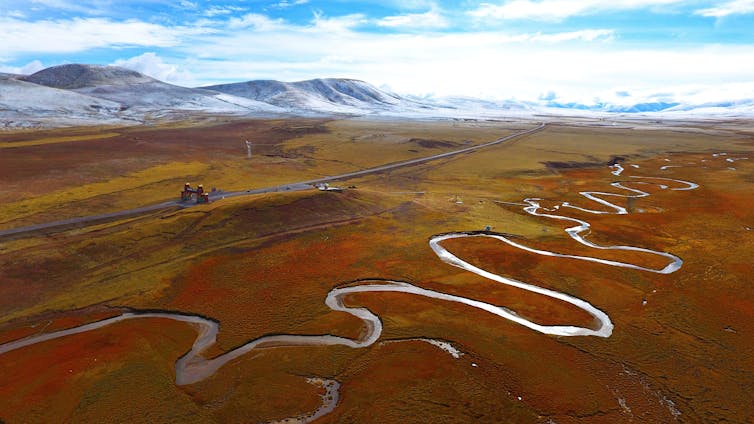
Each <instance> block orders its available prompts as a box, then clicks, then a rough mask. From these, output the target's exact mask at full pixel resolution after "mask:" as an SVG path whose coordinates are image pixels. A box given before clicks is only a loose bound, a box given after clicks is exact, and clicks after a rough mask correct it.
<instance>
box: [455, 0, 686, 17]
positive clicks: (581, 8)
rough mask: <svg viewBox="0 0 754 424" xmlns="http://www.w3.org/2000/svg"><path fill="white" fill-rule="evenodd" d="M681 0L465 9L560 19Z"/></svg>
mask: <svg viewBox="0 0 754 424" xmlns="http://www.w3.org/2000/svg"><path fill="white" fill-rule="evenodd" d="M683 1H684V0H612V1H604V0H539V1H537V0H512V1H508V2H505V3H503V4H492V3H482V4H480V5H479V7H478V8H476V9H474V10H471V11H469V12H468V14H469V15H471V16H472V17H475V18H479V19H484V18H495V19H532V20H538V21H559V20H562V19H565V18H568V17H571V16H576V15H587V14H592V13H596V12H600V11H610V10H628V9H640V8H647V7H656V6H666V5H670V4H675V3H681V2H683Z"/></svg>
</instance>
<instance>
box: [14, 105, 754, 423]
mask: <svg viewBox="0 0 754 424" xmlns="http://www.w3.org/2000/svg"><path fill="white" fill-rule="evenodd" d="M536 126H537V123H536V122H516V121H511V122H500V121H463V122H460V121H437V122H422V121H367V120H343V121H336V120H275V121H269V120H229V121H228V122H215V123H213V124H212V125H207V124H202V125H195V124H190V123H186V124H185V125H173V126H169V127H167V126H165V127H152V128H145V127H144V128H137V127H130V128H97V129H91V128H89V129H68V130H56V131H53V130H50V131H33V132H19V133H3V134H0V195H2V196H3V198H4V199H7V201H6V202H5V203H4V204H3V206H2V208H0V228H3V229H7V228H14V227H18V226H23V225H33V224H39V223H43V222H47V221H52V220H60V219H66V218H73V217H76V216H83V215H91V214H99V213H107V212H112V211H117V210H121V209H129V208H134V207H139V206H144V205H149V204H153V203H159V202H163V201H166V200H170V199H172V198H176V197H177V196H178V194H179V191H180V189H181V188H182V186H183V184H184V183H185V182H186V181H189V182H192V183H195V184H196V183H203V184H204V185H205V187H207V188H210V187H215V188H217V189H219V190H220V189H221V190H224V191H233V190H246V189H253V188H257V187H266V186H272V185H277V184H285V183H289V182H292V181H302V180H306V179H314V178H319V177H323V176H328V175H335V174H339V173H346V172H353V171H358V170H361V169H365V168H369V167H374V166H378V165H380V164H385V163H391V162H398V161H404V160H409V159H414V158H419V157H425V156H430V155H433V154H437V153H442V152H445V151H452V150H458V149H461V148H464V147H467V146H473V145H478V144H481V143H484V142H488V141H491V140H494V139H498V138H500V137H503V136H505V135H508V134H513V133H516V132H519V131H521V130H524V129H528V128H534V127H536ZM753 135H754V133H753V132H752V128H751V125H750V123H748V124H747V123H745V122H741V123H735V122H724V123H697V124H693V125H691V124H689V123H678V122H676V123H666V124H664V125H658V124H654V123H646V122H619V123H616V125H612V124H611V123H608V124H605V123H604V122H590V121H581V120H570V121H562V122H549V123H548V125H547V127H546V128H545V129H544V130H542V131H540V132H537V133H534V134H530V135H527V136H525V137H521V138H517V139H514V140H511V142H510V143H503V144H500V145H496V146H490V147H486V148H484V149H481V150H478V151H475V152H469V153H466V154H463V155H459V156H454V157H449V158H443V159H438V160H436V161H432V162H428V163H423V164H418V165H416V166H413V167H408V168H401V169H395V170H390V171H388V172H385V173H380V174H376V175H366V176H361V177H357V178H353V179H351V180H347V181H343V182H338V183H337V185H338V186H342V187H343V188H347V187H351V188H350V189H345V190H343V191H342V192H335V191H319V190H314V189H312V190H304V191H296V192H280V193H266V194H260V195H256V196H249V197H238V198H227V199H217V201H215V202H213V203H211V204H209V205H201V206H197V207H193V208H188V209H170V210H160V211H154V212H150V213H147V214H142V215H136V216H131V217H128V218H127V219H121V220H111V221H106V222H98V223H96V224H95V225H89V226H85V227H77V228H73V227H71V228H63V229H62V230H60V231H56V232H50V233H45V232H37V233H30V234H25V235H24V236H23V237H8V238H5V239H3V238H0V267H1V268H0V269H2V270H3V272H2V273H0V420H2V421H4V422H7V423H15V422H19V423H22V422H61V421H65V422H104V421H108V422H270V421H275V420H284V419H288V418H293V419H295V420H298V421H299V422H308V421H312V420H316V421H317V422H427V421H429V422H533V423H535V422H542V423H545V422H557V423H570V422H587V423H590V422H594V423H598V422H674V421H678V422H718V421H727V422H742V423H743V422H750V421H751V420H752V419H754V408H752V407H751V405H754V398H752V392H753V391H752V389H754V365H753V364H754V358H753V357H752V354H751V352H750V348H749V344H750V340H751V338H752V334H753V333H754V319H752V318H754V317H753V316H752V312H751V311H753V310H754V291H752V290H751V287H750V284H748V281H749V280H750V274H751V271H752V268H751V258H750V257H751V252H752V251H753V250H754V212H752V210H753V209H752V207H753V206H754V204H752V202H753V201H754V198H753V197H752V196H751V192H752V188H754V138H753V137H752V136H753ZM244 140H249V141H250V142H251V143H252V146H253V147H252V154H251V156H250V157H249V156H248V152H247V150H246V146H245V144H244ZM616 184H617V185H616ZM578 226H581V227H582V228H581V229H580V230H579V231H578V232H577V231H576V230H569V231H570V233H569V232H568V231H565V230H567V229H569V228H573V227H578ZM600 247H608V248H607V249H604V248H600ZM532 288H534V289H532ZM585 304H586V305H585ZM587 305H588V306H587ZM123 317H125V318H123ZM133 318H139V319H133ZM73 329H77V330H73ZM608 330H609V331H608ZM590 334H592V335H590ZM595 336H596V337H595ZM192 346H193V347H194V350H193V351H190V350H191V349H192ZM212 358H215V359H216V360H212ZM184 377H185V378H184Z"/></svg>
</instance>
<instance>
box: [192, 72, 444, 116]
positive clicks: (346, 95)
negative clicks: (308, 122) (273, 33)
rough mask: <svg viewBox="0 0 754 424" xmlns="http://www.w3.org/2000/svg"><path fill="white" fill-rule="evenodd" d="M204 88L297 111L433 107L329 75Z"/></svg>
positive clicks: (362, 82)
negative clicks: (303, 79)
mask: <svg viewBox="0 0 754 424" xmlns="http://www.w3.org/2000/svg"><path fill="white" fill-rule="evenodd" d="M202 88H203V89H206V90H213V91H219V92H222V93H227V94H230V95H233V96H237V97H245V98H248V99H252V100H256V101H260V102H265V103H269V104H272V105H275V106H278V107H281V108H284V109H286V110H288V111H291V112H296V113H302V112H303V113H308V112H318V113H325V114H332V113H343V114H358V115H361V114H364V113H384V112H395V111H414V110H426V109H432V108H433V106H431V105H428V104H424V103H421V102H418V101H414V100H410V99H406V98H403V97H401V96H398V95H396V94H393V93H388V92H385V91H382V90H379V89H377V88H376V87H374V86H372V85H370V84H368V83H366V82H364V81H358V80H353V79H336V78H327V79H313V80H308V81H299V82H280V81H274V80H263V81H247V82H240V83H233V84H222V85H213V86H208V87H202Z"/></svg>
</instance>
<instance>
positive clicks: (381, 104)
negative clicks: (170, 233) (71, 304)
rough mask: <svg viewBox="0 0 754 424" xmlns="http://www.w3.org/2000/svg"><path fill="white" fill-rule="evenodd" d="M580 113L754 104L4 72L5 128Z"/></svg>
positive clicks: (751, 104)
mask: <svg viewBox="0 0 754 424" xmlns="http://www.w3.org/2000/svg"><path fill="white" fill-rule="evenodd" d="M576 112H578V113H587V114H594V113H598V114H600V113H606V114H607V113H625V114H628V113H632V114H636V113H653V114H654V113H657V112H662V113H663V114H671V115H678V116H685V115H688V114H702V115H709V114H712V115H715V116H720V115H724V116H748V117H751V116H754V100H749V101H739V102H726V103H718V104H706V105H681V104H678V103H668V102H656V103H641V104H636V105H629V106H616V105H609V104H596V105H582V104H576V103H565V104H564V103H557V102H548V103H544V104H540V103H532V102H517V101H503V102H494V101H487V100H480V99H475V98H471V97H450V98H418V97H410V96H400V95H397V94H394V93H389V92H386V91H383V90H380V89H378V88H376V87H374V86H372V85H370V84H368V83H366V82H364V81H358V80H352V79H336V78H327V79H314V80H309V81H300V82H280V81H272V80H265V81H247V82H239V83H234V84H222V85H214V86H208V87H199V88H187V87H181V86H177V85H172V84H168V83H165V82H162V81H158V80H156V79H154V78H151V77H148V76H146V75H143V74H141V73H139V72H136V71H132V70H128V69H124V68H119V67H114V66H99V65H81V64H70V65H61V66H54V67H51V68H47V69H43V70H41V71H39V72H37V73H34V74H32V75H15V74H5V73H0V128H2V127H6V128H8V127H12V128H16V127H37V126H69V125H95V124H124V123H139V122H152V121H156V120H171V119H182V118H187V117H190V116H193V115H196V114H220V115H238V116H258V117H275V116H344V115H345V116H364V115H367V116H386V117H403V118H430V117H437V118H464V119H466V118H483V119H489V118H504V117H511V116H532V115H534V114H554V115H559V114H572V113H576Z"/></svg>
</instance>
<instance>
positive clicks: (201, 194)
mask: <svg viewBox="0 0 754 424" xmlns="http://www.w3.org/2000/svg"><path fill="white" fill-rule="evenodd" d="M194 195H196V203H209V193H207V192H205V191H204V186H203V185H201V184H199V185H198V186H197V187H196V189H193V188H191V183H186V185H184V186H183V191H181V202H187V201H189V200H191V198H192V197H193V196H194Z"/></svg>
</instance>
